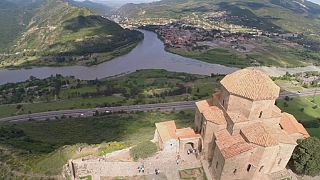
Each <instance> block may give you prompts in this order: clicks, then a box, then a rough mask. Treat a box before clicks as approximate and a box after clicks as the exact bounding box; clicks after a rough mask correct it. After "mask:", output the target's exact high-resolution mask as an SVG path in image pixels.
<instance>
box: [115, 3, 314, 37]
mask: <svg viewBox="0 0 320 180" xmlns="http://www.w3.org/2000/svg"><path fill="white" fill-rule="evenodd" d="M215 11H227V13H228V14H230V15H231V16H238V17H239V19H238V21H231V22H232V23H235V24H241V25H246V26H249V27H257V28H259V29H262V30H270V29H269V28H271V27H273V29H274V30H282V31H293V32H297V31H302V32H305V33H318V34H319V32H320V28H319V27H320V19H319V18H320V6H319V5H317V4H315V3H312V2H309V1H299V0H298V1H293V0H258V1H257V0H230V1H223V0H162V1H160V2H154V3H145V4H127V5H124V6H123V7H121V8H120V9H119V10H118V13H119V14H121V15H123V16H127V17H129V18H130V17H132V18H143V17H170V18H177V17H183V16H185V15H187V14H191V13H208V12H215Z"/></svg>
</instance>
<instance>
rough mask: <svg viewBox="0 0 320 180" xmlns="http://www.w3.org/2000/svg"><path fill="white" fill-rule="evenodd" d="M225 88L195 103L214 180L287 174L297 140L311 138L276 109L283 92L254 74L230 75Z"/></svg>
mask: <svg viewBox="0 0 320 180" xmlns="http://www.w3.org/2000/svg"><path fill="white" fill-rule="evenodd" d="M221 85H222V87H221V91H219V92H216V93H214V94H213V95H212V97H211V98H210V99H207V100H203V101H199V102H197V103H196V107H197V108H196V117H195V132H196V134H200V136H201V143H202V146H201V150H200V151H201V154H202V156H203V157H202V158H203V159H204V160H206V161H208V163H209V170H210V173H211V175H212V176H213V178H214V179H216V180H220V179H221V180H233V179H238V180H247V179H259V180H264V179H268V178H267V177H268V174H272V173H275V172H278V171H281V170H284V169H285V167H286V165H287V163H288V161H289V159H290V157H291V155H292V152H293V150H294V148H295V147H296V145H297V143H296V141H297V139H302V138H307V137H309V134H308V132H307V131H306V129H305V128H304V127H303V126H302V125H301V124H300V123H299V122H298V121H297V120H296V119H295V118H294V116H292V115H291V114H288V113H284V112H281V110H280V109H279V108H278V107H277V106H276V105H275V100H276V99H277V98H278V97H279V93H280V88H279V87H278V86H277V85H276V84H275V83H274V82H273V81H272V80H271V79H270V78H269V77H268V76H267V75H266V74H264V73H263V72H261V71H259V70H254V69H243V70H239V71H236V72H234V73H232V74H230V75H227V76H226V77H225V78H223V79H222V81H221Z"/></svg>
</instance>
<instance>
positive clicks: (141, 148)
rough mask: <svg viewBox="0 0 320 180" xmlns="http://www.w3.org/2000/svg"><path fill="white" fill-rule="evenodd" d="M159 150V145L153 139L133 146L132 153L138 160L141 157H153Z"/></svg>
mask: <svg viewBox="0 0 320 180" xmlns="http://www.w3.org/2000/svg"><path fill="white" fill-rule="evenodd" d="M157 151H158V147H157V145H156V144H155V143H153V142H151V141H145V142H142V143H139V144H138V145H136V146H134V147H133V148H131V149H130V155H131V157H132V158H133V159H134V160H135V161H137V160H139V159H145V158H148V157H151V156H152V155H154V154H155V153H156V152H157Z"/></svg>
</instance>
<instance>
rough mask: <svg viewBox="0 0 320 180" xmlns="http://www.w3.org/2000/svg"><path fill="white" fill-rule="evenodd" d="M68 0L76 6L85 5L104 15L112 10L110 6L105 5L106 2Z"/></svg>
mask: <svg viewBox="0 0 320 180" xmlns="http://www.w3.org/2000/svg"><path fill="white" fill-rule="evenodd" d="M68 2H70V3H71V4H73V5H75V6H78V7H85V8H88V9H91V10H93V11H95V12H96V13H98V14H101V15H106V14H107V13H109V12H110V11H111V10H112V8H111V7H109V6H107V5H106V4H103V3H97V2H93V1H90V0H85V1H74V0H68Z"/></svg>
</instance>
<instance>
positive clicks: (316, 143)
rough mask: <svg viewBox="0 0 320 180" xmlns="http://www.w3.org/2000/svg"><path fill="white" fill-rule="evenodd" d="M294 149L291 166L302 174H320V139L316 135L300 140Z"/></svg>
mask: <svg viewBox="0 0 320 180" xmlns="http://www.w3.org/2000/svg"><path fill="white" fill-rule="evenodd" d="M298 143H299V144H298V146H297V147H296V149H295V150H294V152H293V154H292V157H291V160H290V163H289V164H290V166H291V168H292V169H293V170H294V171H295V172H297V173H298V174H302V175H310V176H317V175H319V174H320V151H319V149H320V140H319V139H318V138H316V137H310V138H308V139H304V140H300V141H299V142H298Z"/></svg>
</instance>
